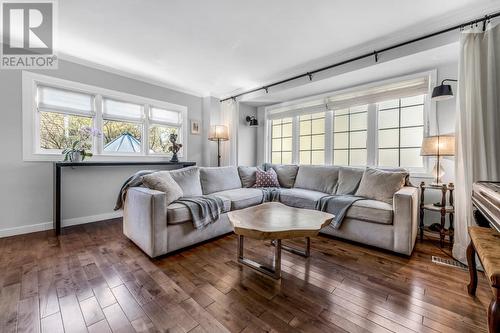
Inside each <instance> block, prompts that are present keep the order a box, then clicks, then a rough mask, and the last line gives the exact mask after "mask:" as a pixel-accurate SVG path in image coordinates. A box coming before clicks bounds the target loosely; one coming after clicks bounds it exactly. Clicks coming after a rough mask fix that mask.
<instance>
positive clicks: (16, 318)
mask: <svg viewBox="0 0 500 333" xmlns="http://www.w3.org/2000/svg"><path fill="white" fill-rule="evenodd" d="M121 228H122V224H121V221H120V220H112V221H106V222H100V223H93V224H87V225H83V226H77V227H72V228H67V229H65V230H64V231H63V235H62V236H60V238H59V240H58V239H57V238H55V237H53V236H52V233H51V232H40V233H34V234H29V235H23V236H16V237H10V238H3V239H0V251H1V252H0V269H1V271H0V286H1V293H0V332H15V331H17V332H39V331H42V332H50V333H57V332H63V331H66V332H86V331H87V330H88V331H89V332H111V331H112V332H134V331H137V332H156V331H160V332H165V331H168V332H193V333H194V332H227V331H231V332H262V331H265V332H269V331H272V332H344V331H348V332H485V331H486V308H487V305H488V304H489V301H490V297H491V293H490V290H489V289H488V285H487V283H486V281H485V279H484V276H482V275H481V277H480V283H479V287H478V293H477V294H478V296H477V297H476V298H471V297H469V296H468V295H467V291H466V284H467V282H468V273H467V272H466V271H463V270H460V269H456V268H449V267H444V266H439V265H436V264H433V263H431V255H440V256H443V254H442V253H441V252H440V250H439V249H438V248H436V247H435V246H434V244H433V243H432V242H431V241H426V242H424V243H418V244H417V247H416V249H415V252H414V253H413V255H412V257H411V258H405V257H401V256H396V255H393V254H391V253H388V252H382V251H378V250H376V249H372V248H367V247H362V246H359V245H355V244H352V243H347V242H343V241H340V240H337V239H330V238H326V237H317V238H314V239H313V240H312V257H310V258H309V259H307V260H306V259H304V258H302V257H298V256H295V255H293V254H289V253H286V252H284V253H283V259H282V263H283V271H284V272H283V274H284V277H283V279H282V280H281V281H280V282H277V281H274V280H272V279H269V278H267V277H263V276H261V275H259V274H258V273H255V272H253V271H251V270H250V269H248V268H241V267H240V266H239V265H238V264H237V262H236V237H235V236H234V235H229V236H226V237H223V238H219V239H217V240H215V241H211V242H208V243H205V244H203V245H199V246H197V247H193V248H190V249H188V250H185V251H182V252H179V253H177V254H174V255H170V256H166V257H162V258H159V259H155V260H150V259H149V258H148V257H147V256H146V255H144V254H143V253H142V252H141V251H140V250H139V249H138V248H137V247H135V245H134V244H133V243H132V242H130V241H129V240H128V239H127V238H125V237H124V236H123V235H122V231H121ZM295 245H297V246H298V245H300V241H297V242H296V244H295ZM245 246H246V249H247V250H246V254H248V255H249V256H258V257H259V259H261V258H266V259H267V260H268V261H271V253H272V251H271V248H270V245H269V244H268V243H264V242H260V241H252V240H248V242H246V244H245Z"/></svg>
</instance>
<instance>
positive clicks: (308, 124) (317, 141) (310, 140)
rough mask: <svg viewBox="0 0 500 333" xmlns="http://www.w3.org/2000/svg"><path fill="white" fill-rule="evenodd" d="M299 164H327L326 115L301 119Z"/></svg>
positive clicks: (321, 113)
mask: <svg viewBox="0 0 500 333" xmlns="http://www.w3.org/2000/svg"><path fill="white" fill-rule="evenodd" d="M299 150H300V153H299V163H300V164H324V163H325V113H324V112H320V113H314V114H309V115H304V116H300V117H299Z"/></svg>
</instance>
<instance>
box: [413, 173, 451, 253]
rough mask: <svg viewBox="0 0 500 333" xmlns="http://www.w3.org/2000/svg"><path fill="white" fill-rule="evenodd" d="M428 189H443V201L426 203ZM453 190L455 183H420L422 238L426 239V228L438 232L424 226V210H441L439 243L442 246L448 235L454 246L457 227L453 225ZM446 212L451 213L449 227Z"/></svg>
mask: <svg viewBox="0 0 500 333" xmlns="http://www.w3.org/2000/svg"><path fill="white" fill-rule="evenodd" d="M426 190H437V191H441V201H440V202H439V203H431V204H426V203H425V191H426ZM453 190H455V186H454V185H453V183H449V184H448V185H447V184H442V185H438V186H436V185H430V184H429V185H426V184H425V182H421V183H420V226H419V229H420V240H423V239H424V230H425V231H428V232H436V231H434V230H431V229H429V228H426V227H424V212H425V211H426V210H429V211H434V212H440V213H441V221H440V228H439V244H440V246H441V247H443V246H444V240H445V237H446V235H448V239H449V240H450V246H453V236H454V233H455V229H454V226H453V219H454V214H455V206H454V202H453ZM447 192H449V193H450V194H449V196H448V197H449V199H448V204H446V193H447ZM446 214H449V217H450V226H449V227H448V229H447V228H446V225H445V223H446Z"/></svg>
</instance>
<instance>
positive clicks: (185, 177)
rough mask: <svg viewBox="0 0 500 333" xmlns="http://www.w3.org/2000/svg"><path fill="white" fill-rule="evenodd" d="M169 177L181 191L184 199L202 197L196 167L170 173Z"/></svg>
mask: <svg viewBox="0 0 500 333" xmlns="http://www.w3.org/2000/svg"><path fill="white" fill-rule="evenodd" d="M170 175H171V176H172V178H173V179H174V180H175V182H176V183H177V184H179V186H180V187H181V189H182V192H183V193H184V196H185V197H198V196H202V195H203V191H202V189H201V182H200V169H199V168H198V167H196V166H193V167H187V168H183V169H178V170H172V171H170Z"/></svg>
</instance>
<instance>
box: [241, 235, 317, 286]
mask: <svg viewBox="0 0 500 333" xmlns="http://www.w3.org/2000/svg"><path fill="white" fill-rule="evenodd" d="M243 244H244V237H243V236H241V235H239V236H238V262H239V263H241V264H244V265H246V266H248V267H250V268H253V269H255V270H257V271H259V272H261V273H262V274H265V275H267V276H270V277H272V278H274V279H280V278H281V249H283V250H285V251H289V252H291V253H294V254H298V255H301V256H303V257H309V255H310V253H311V240H310V238H309V237H306V249H305V250H300V249H297V248H294V247H290V246H286V245H282V244H281V239H276V240H273V241H272V244H273V245H274V264H273V266H272V267H270V266H268V265H264V264H260V263H258V262H256V261H253V260H251V259H248V258H245V257H244V256H243V248H244V245H243Z"/></svg>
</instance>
